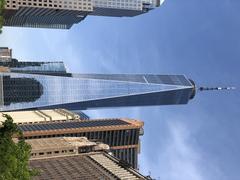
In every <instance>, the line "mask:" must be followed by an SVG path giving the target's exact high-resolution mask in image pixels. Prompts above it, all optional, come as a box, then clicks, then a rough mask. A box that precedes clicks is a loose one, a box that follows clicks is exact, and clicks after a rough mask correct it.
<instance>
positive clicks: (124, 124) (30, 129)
mask: <svg viewBox="0 0 240 180" xmlns="http://www.w3.org/2000/svg"><path fill="white" fill-rule="evenodd" d="M18 127H19V129H20V130H21V131H23V134H24V136H25V137H28V136H32V135H34V136H40V135H46V134H48V135H50V134H56V133H61V134H65V133H74V132H81V131H82V132H85V131H88V132H91V131H96V130H97V131H106V130H108V131H109V130H118V129H133V128H142V127H143V122H142V121H138V120H131V119H92V120H72V121H65V122H59V121H56V122H45V123H36V124H35V123H34V124H20V125H19V126H18Z"/></svg>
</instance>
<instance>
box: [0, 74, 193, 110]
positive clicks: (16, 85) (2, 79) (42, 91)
mask: <svg viewBox="0 0 240 180" xmlns="http://www.w3.org/2000/svg"><path fill="white" fill-rule="evenodd" d="M0 89H1V93H0V99H1V103H0V111H11V110H23V109H32V108H34V109H37V108H41V109H44V108H47V109H52V108H66V109H69V110H84V109H91V108H106V107H110V108H112V107H127V106H153V105H171V104H173V105H174V104H175V105H176V104H186V103H187V102H188V101H189V99H190V98H192V97H193V95H194V92H195V88H194V84H193V83H192V82H191V81H189V80H188V79H187V78H186V77H185V76H184V75H147V74H146V75H145V74H142V75H125V74H118V75H116V74H108V75H103V74H72V75H71V77H65V76H54V75H51V76H50V75H42V74H25V73H11V72H4V73H0Z"/></svg>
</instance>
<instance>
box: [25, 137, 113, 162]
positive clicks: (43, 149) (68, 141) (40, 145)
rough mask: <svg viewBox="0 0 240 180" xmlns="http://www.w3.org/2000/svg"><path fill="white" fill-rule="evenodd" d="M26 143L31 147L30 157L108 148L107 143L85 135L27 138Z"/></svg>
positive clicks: (62, 154) (70, 153) (105, 149)
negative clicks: (89, 138) (94, 140)
mask: <svg viewBox="0 0 240 180" xmlns="http://www.w3.org/2000/svg"><path fill="white" fill-rule="evenodd" d="M26 143H28V144H30V145H31V147H32V150H31V159H36V158H43V157H55V156H68V155H74V154H75V155H76V154H81V153H86V152H96V151H109V150H110V147H109V146H108V145H107V144H103V143H99V142H91V141H89V140H88V139H87V138H86V137H56V138H42V139H28V140H26Z"/></svg>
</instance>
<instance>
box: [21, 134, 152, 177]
mask: <svg viewBox="0 0 240 180" xmlns="http://www.w3.org/2000/svg"><path fill="white" fill-rule="evenodd" d="M26 142H27V143H28V144H30V145H31V147H32V151H31V159H30V163H29V164H30V167H31V168H35V169H37V170H38V171H39V172H40V174H39V175H38V176H36V177H34V179H105V180H112V179H116V180H118V179H129V180H130V179H131V180H134V179H150V178H148V177H145V176H143V175H141V174H140V173H138V172H137V171H136V170H134V169H133V168H131V167H129V166H126V165H125V164H124V163H122V162H121V160H119V159H116V158H115V157H113V156H111V155H110V154H109V153H108V150H109V146H108V145H106V144H101V143H100V144H99V143H94V142H90V141H88V140H87V139H86V138H83V137H75V138H69V137H68V138H66V137H64V138H46V139H31V140H26Z"/></svg>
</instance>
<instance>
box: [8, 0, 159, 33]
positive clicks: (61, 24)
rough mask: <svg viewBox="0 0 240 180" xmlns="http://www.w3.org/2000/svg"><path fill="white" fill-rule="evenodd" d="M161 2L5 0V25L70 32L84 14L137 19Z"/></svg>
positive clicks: (145, 0) (134, 0)
mask: <svg viewBox="0 0 240 180" xmlns="http://www.w3.org/2000/svg"><path fill="white" fill-rule="evenodd" d="M163 1H164V0H126V1H120V0H110V1H109V0H44V1H42V0H34V1H32V0H18V1H15V0H7V1H6V6H5V13H4V18H5V21H4V25H5V26H18V27H35V28H58V29H69V28H71V26H72V25H73V24H76V23H79V22H81V21H82V20H84V19H85V18H86V16H87V15H97V16H115V17H122V16H127V17H131V16H136V15H139V14H143V13H146V12H148V11H149V10H151V9H154V8H156V7H158V6H160V5H161V4H162V2H163Z"/></svg>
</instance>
